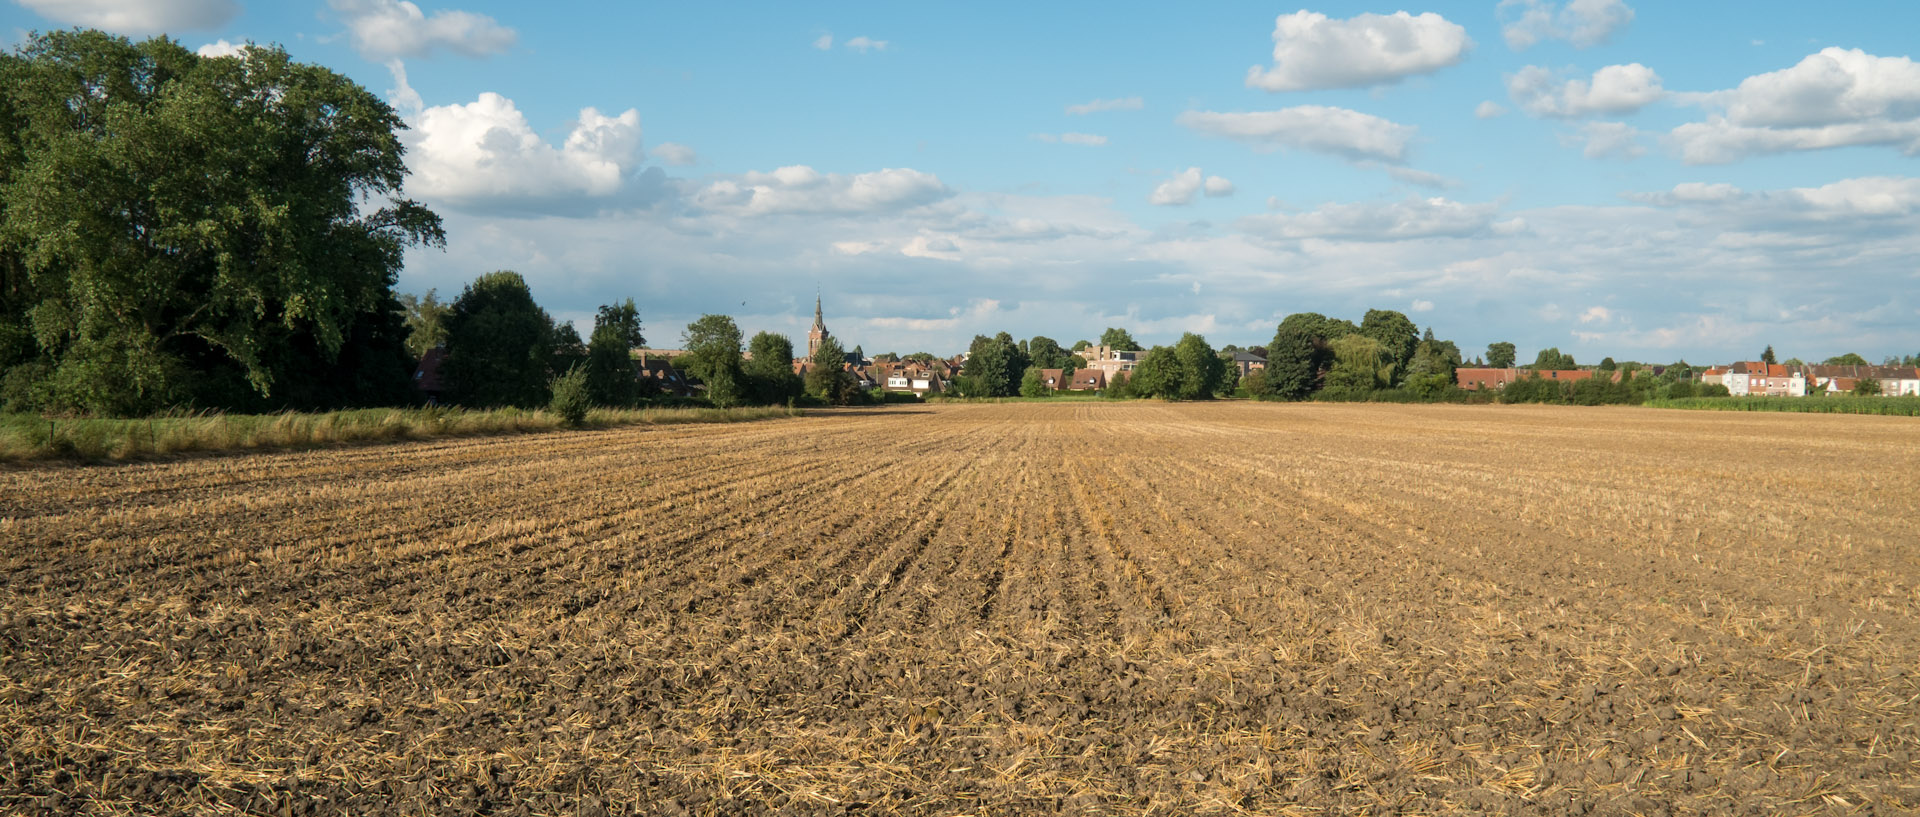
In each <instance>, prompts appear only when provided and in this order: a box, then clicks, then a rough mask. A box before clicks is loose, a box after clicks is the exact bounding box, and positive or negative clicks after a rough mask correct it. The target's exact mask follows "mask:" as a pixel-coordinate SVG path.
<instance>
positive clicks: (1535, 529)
mask: <svg viewBox="0 0 1920 817" xmlns="http://www.w3.org/2000/svg"><path fill="white" fill-rule="evenodd" d="M1917 703H1920V424H1916V423H1915V422H1913V421H1912V420H1910V419H1905V418H1882V417H1848V416H1824V415H1758V414H1756V415H1729V414H1718V413H1686V412H1662V411H1657V410H1641V409H1569V408H1557V407H1507V406H1474V407H1466V406H1437V407H1422V406H1337V405H1300V406H1290V405H1259V404H1244V403H1228V404H1208V405H1164V404H1152V403H1133V404H1105V403H1098V404H1095V403H1089V404H1070V403H1067V404H1040V405H952V406H915V407H908V408H899V409H882V410H875V411H862V412H845V413H827V414H825V415H823V416H813V417H807V418H801V419H795V420H782V421H772V422H766V423H755V424H744V425H727V426H681V427H673V428H658V429H656V428H629V429H616V430H607V431H594V432H580V433H566V434H550V435H540V436H535V437H514V438H505V439H467V440H453V441H441V442H429V443H421V444H407V445H397V446H391V447H379V448H353V449H343V450H339V451H317V452H305V453H281V454H262V455H256V456H247V457H236V458H222V459H202V460H193V461H186V462H179V463H151V464H141V465H127V466H119V467H65V466H59V467H47V468H34V469H19V468H15V469H7V470H0V813H6V814H13V813H20V814H37V813H47V814H73V813H79V814H147V813H156V812H161V813H168V812H193V813H214V814H218V813H258V814H315V813H348V814H526V815H548V814H553V815H558V814H587V815H599V814H715V815H722V814H724V815H732V814H761V813H769V814H770V813H820V814H852V813H865V814H882V813H910V814H1009V815H1012V814H1034V813H1073V814H1079V813H1098V814H1165V815H1178V814H1191V813H1201V812H1217V813H1232V814H1293V815H1308V814H1478V813H1506V814H1623V815H1624V814H1637V815H1660V814H1880V815H1891V814H1904V813H1914V812H1916V811H1920V782H1916V781H1920V714H1916V709H1915V707H1916V705H1917Z"/></svg>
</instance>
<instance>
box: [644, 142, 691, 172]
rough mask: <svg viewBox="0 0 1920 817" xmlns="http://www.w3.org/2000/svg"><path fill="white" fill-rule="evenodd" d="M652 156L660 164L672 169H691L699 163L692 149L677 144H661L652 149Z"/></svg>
mask: <svg viewBox="0 0 1920 817" xmlns="http://www.w3.org/2000/svg"><path fill="white" fill-rule="evenodd" d="M653 155H654V156H655V157H656V158H658V159H659V160H660V163H661V164H664V165H669V166H672V167H692V166H694V165H697V164H699V163H700V156H699V154H697V153H694V151H693V148H690V147H687V146H686V145H682V144H680V143H678V142H661V143H660V144H658V145H655V146H654V148H653Z"/></svg>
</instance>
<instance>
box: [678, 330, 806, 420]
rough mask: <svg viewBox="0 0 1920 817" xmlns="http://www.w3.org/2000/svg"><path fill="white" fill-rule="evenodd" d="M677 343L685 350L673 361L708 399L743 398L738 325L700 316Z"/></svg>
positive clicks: (734, 401) (724, 402)
mask: <svg viewBox="0 0 1920 817" xmlns="http://www.w3.org/2000/svg"><path fill="white" fill-rule="evenodd" d="M680 344H681V348H682V349H685V350H687V353H686V354H685V355H682V356H681V357H680V359H679V360H678V361H676V362H677V363H679V364H680V365H681V367H682V369H684V370H685V371H686V372H687V373H688V374H690V375H693V376H694V377H695V378H697V379H699V381H700V382H701V383H702V384H704V385H706V387H707V400H708V402H711V403H713V404H714V405H716V406H719V407H721V408H726V407H729V406H737V405H740V404H741V403H743V402H745V401H746V399H747V382H746V380H747V378H746V374H745V372H744V371H743V370H742V367H741V359H740V327H739V326H738V325H737V324H735V323H734V322H733V319H732V318H730V317H727V316H726V315H701V316H700V318H699V319H698V320H695V321H694V322H693V323H690V324H687V331H686V332H685V333H683V334H682V335H681V336H680ZM836 345H837V344H836Z"/></svg>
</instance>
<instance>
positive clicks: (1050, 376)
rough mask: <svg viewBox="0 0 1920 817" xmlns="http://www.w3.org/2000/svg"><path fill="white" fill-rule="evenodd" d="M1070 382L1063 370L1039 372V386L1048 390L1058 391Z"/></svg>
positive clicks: (1043, 370) (1042, 370)
mask: <svg viewBox="0 0 1920 817" xmlns="http://www.w3.org/2000/svg"><path fill="white" fill-rule="evenodd" d="M1071 382H1072V381H1071V379H1070V378H1068V377H1067V372H1066V370H1065V369H1041V370H1040V385H1042V386H1046V387H1047V388H1048V389H1049V390H1053V391H1058V390H1060V389H1064V388H1066V387H1067V386H1068V385H1069V384H1070V383H1071Z"/></svg>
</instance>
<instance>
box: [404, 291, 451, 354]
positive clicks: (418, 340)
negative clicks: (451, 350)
mask: <svg viewBox="0 0 1920 817" xmlns="http://www.w3.org/2000/svg"><path fill="white" fill-rule="evenodd" d="M400 305H401V306H402V307H404V308H405V309H406V310H407V352H408V353H409V354H411V355H413V358H414V359H415V360H419V359H420V358H422V357H426V355H427V350H428V349H432V348H433V347H435V346H439V345H441V344H444V343H446V342H447V316H448V315H451V314H453V308H452V307H451V306H448V305H447V304H443V303H441V302H440V299H439V297H438V295H437V293H436V291H435V290H431V289H429V290H427V294H425V295H421V296H418V297H415V296H414V295H412V294H406V295H401V296H400Z"/></svg>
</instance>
